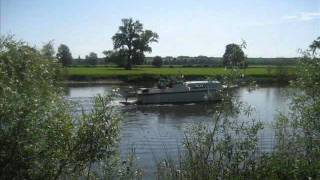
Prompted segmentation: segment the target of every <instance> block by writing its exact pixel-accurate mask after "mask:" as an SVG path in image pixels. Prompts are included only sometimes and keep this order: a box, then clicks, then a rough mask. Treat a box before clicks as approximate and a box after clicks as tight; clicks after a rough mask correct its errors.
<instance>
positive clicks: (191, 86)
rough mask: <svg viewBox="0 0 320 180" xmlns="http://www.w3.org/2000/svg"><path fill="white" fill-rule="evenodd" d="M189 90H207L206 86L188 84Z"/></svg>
mask: <svg viewBox="0 0 320 180" xmlns="http://www.w3.org/2000/svg"><path fill="white" fill-rule="evenodd" d="M189 87H190V88H191V89H203V88H207V84H189Z"/></svg>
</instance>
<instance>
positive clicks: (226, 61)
mask: <svg viewBox="0 0 320 180" xmlns="http://www.w3.org/2000/svg"><path fill="white" fill-rule="evenodd" d="M246 46H247V45H246V43H245V42H243V43H242V44H241V45H238V44H228V45H227V46H226V51H225V53H224V54H223V65H224V66H225V67H244V65H245V64H246V62H245V60H246V55H245V54H244V52H243V49H245V48H246Z"/></svg>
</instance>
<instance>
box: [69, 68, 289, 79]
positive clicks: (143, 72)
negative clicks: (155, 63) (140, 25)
mask: <svg viewBox="0 0 320 180" xmlns="http://www.w3.org/2000/svg"><path fill="white" fill-rule="evenodd" d="M285 69H286V70H285V71H287V72H288V73H285V74H284V75H285V76H290V75H293V73H294V67H291V66H288V67H285ZM67 70H68V76H69V78H70V79H82V78H89V79H103V78H106V79H108V78H139V77H140V78H141V77H144V78H148V77H149V78H157V77H159V76H176V75H180V74H183V75H184V76H185V77H206V76H218V75H224V74H226V73H227V71H229V70H226V69H225V68H222V67H214V68H212V67H201V68H192V67H190V68H189V67H184V68H183V67H180V68H177V67H175V68H168V67H163V68H152V67H136V68H133V69H132V70H125V69H123V68H116V67H69V68H67ZM241 71H242V72H243V73H244V74H245V76H250V77H277V76H279V75H280V73H279V69H278V68H277V67H269V68H267V67H249V68H247V69H242V70H241ZM282 75H283V74H282Z"/></svg>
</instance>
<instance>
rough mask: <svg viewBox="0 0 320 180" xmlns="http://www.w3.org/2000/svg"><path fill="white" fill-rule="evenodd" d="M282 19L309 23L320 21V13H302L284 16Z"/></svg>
mask: <svg viewBox="0 0 320 180" xmlns="http://www.w3.org/2000/svg"><path fill="white" fill-rule="evenodd" d="M282 19H283V20H290V21H309V20H314V19H320V12H301V13H299V14H296V15H286V16H283V17H282Z"/></svg>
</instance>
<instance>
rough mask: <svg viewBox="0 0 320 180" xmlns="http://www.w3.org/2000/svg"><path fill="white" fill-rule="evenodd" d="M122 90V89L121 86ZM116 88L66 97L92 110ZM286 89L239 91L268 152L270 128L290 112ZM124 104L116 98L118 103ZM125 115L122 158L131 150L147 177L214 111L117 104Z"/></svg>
mask: <svg viewBox="0 0 320 180" xmlns="http://www.w3.org/2000/svg"><path fill="white" fill-rule="evenodd" d="M122 86H123V85H122ZM119 87H120V88H121V86H117V85H112V86H111V85H98V86H80V87H79V86H78V87H68V88H67V90H66V91H67V97H68V98H69V99H70V100H72V101H76V102H78V103H80V104H81V105H82V106H83V107H84V108H86V109H90V107H91V105H92V99H93V97H94V96H96V95H97V94H103V93H110V92H111V91H112V89H113V88H119ZM285 89H286V88H285V87H275V86H272V87H261V88H258V89H255V90H253V91H249V89H248V88H246V87H243V88H239V89H238V90H236V95H237V96H239V98H240V99H241V100H242V101H244V102H246V103H248V104H250V105H251V106H252V107H254V109H255V113H254V114H253V117H254V118H256V119H259V120H260V121H262V122H264V123H265V124H266V125H267V126H266V127H267V128H266V129H265V130H263V131H262V132H261V133H260V136H261V139H262V141H261V142H260V146H261V147H262V149H263V150H265V151H270V150H271V149H272V147H273V146H272V144H273V143H274V133H273V131H272V130H270V128H269V126H270V124H272V122H273V121H274V120H275V118H276V117H277V114H278V112H287V111H288V99H287V97H286V96H285V95H284V90H285ZM119 101H122V99H119V98H117V99H116V102H119ZM116 104H117V105H118V106H119V108H120V109H121V111H122V112H123V114H125V119H124V122H123V123H122V127H121V142H120V150H121V153H122V155H125V154H127V153H128V152H130V151H131V150H132V149H134V150H135V153H136V156H137V157H138V164H139V166H140V167H141V168H143V170H144V173H145V176H146V177H147V178H148V177H149V178H150V177H152V176H153V171H154V168H155V164H156V162H158V161H160V160H162V159H164V158H168V157H169V158H176V157H177V156H178V155H179V153H180V152H181V147H182V146H181V144H182V140H183V137H184V133H185V131H186V129H187V128H188V127H190V126H191V125H194V124H196V123H199V122H211V121H212V116H213V113H214V111H215V108H214V107H215V104H214V103H200V104H194V103H193V104H185V105H139V106H137V105H129V106H123V105H121V104H120V103H116Z"/></svg>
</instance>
